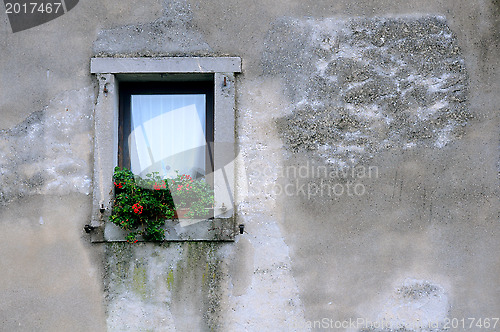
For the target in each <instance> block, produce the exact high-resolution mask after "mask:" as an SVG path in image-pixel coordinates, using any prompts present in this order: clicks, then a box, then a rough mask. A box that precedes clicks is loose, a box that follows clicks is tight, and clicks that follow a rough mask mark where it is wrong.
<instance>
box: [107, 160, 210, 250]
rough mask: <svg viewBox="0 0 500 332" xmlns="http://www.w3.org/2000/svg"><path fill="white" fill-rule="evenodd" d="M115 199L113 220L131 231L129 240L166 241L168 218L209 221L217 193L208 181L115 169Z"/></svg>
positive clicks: (181, 175)
mask: <svg viewBox="0 0 500 332" xmlns="http://www.w3.org/2000/svg"><path fill="white" fill-rule="evenodd" d="M113 180H114V185H115V199H114V202H113V208H112V211H111V216H110V218H109V219H110V221H111V222H113V223H114V224H116V225H118V226H119V227H120V228H122V229H124V230H126V231H128V234H127V237H126V239H127V241H128V242H137V236H140V235H142V237H143V238H144V239H145V240H149V241H162V240H164V238H165V236H164V229H163V226H164V225H165V221H166V220H168V219H174V218H176V219H183V218H208V217H209V216H210V209H211V208H213V204H214V195H213V190H212V189H211V188H210V186H209V185H208V183H206V181H205V180H204V179H193V178H192V177H191V176H190V175H187V174H179V173H177V176H176V177H175V178H174V179H162V178H161V177H160V176H159V174H158V173H156V172H153V173H152V174H147V175H146V178H141V177H139V176H136V175H134V174H133V173H132V172H131V171H130V170H128V169H126V168H123V169H120V168H119V167H116V168H115V172H114V175H113Z"/></svg>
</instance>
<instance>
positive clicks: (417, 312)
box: [360, 278, 450, 332]
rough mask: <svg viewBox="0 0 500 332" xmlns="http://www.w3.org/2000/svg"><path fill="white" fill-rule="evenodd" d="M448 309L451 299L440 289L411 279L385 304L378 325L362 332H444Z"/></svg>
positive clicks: (431, 284) (422, 281) (432, 284)
mask: <svg viewBox="0 0 500 332" xmlns="http://www.w3.org/2000/svg"><path fill="white" fill-rule="evenodd" d="M449 307H450V306H449V303H448V296H447V295H446V293H445V291H444V289H443V288H442V287H441V286H439V285H437V284H435V283H433V282H430V281H426V280H417V279H410V278H409V279H406V280H405V281H404V282H403V284H402V286H401V287H399V288H397V289H396V290H395V292H394V293H393V294H392V295H391V296H390V298H389V299H388V300H387V301H386V304H385V306H384V308H383V310H382V313H381V314H380V315H379V316H378V317H377V319H376V320H375V321H376V322H377V324H378V325H379V326H376V327H375V326H371V327H368V328H363V329H361V330H360V331H361V332H367V331H377V332H392V331H398V332H404V331H419V332H438V331H445V329H444V323H445V319H446V317H447V315H448V311H449ZM374 325H375V324H374ZM381 325H383V326H382V327H380V326H381Z"/></svg>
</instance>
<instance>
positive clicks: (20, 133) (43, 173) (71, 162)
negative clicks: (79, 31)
mask: <svg viewBox="0 0 500 332" xmlns="http://www.w3.org/2000/svg"><path fill="white" fill-rule="evenodd" d="M93 98H94V90H93V88H90V87H88V88H84V89H79V90H72V91H66V92H63V93H61V94H59V95H57V96H56V97H54V98H53V99H52V100H51V101H50V103H49V104H48V105H47V106H46V107H45V108H44V109H43V110H40V111H36V112H33V113H32V114H31V115H30V116H29V117H28V118H26V119H25V120H24V121H23V122H21V123H20V124H18V125H17V126H15V127H14V128H11V129H8V130H1V131H0V174H1V178H2V186H1V188H0V204H5V203H7V202H9V201H12V200H14V199H16V198H22V197H24V196H28V195H34V194H42V195H66V194H69V193H83V194H87V195H88V194H89V193H90V190H91V189H90V187H91V178H90V174H91V167H90V166H91V165H90V160H91V151H92V142H93V138H92V115H91V114H92V108H93Z"/></svg>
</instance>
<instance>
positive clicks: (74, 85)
mask: <svg viewBox="0 0 500 332" xmlns="http://www.w3.org/2000/svg"><path fill="white" fill-rule="evenodd" d="M499 8H500V7H499V3H498V1H461V0H454V1H452V0H449V1H444V0H443V1H426V0H421V1H412V2H394V1H384V0H379V1H356V2H352V1H285V2H281V3H279V4H278V3H276V2H275V1H257V2H255V1H254V2H251V3H249V2H243V1H231V2H227V1H187V2H186V1H182V0H178V1H177V0H166V1H159V0H158V1H154V0H151V1H133V0H130V1H120V2H113V3H111V2H98V1H85V2H83V1H80V2H79V3H78V5H77V6H76V7H75V8H74V9H72V10H71V11H70V12H68V13H67V14H65V15H63V16H61V17H59V18H57V19H55V20H53V21H51V22H48V23H46V24H44V25H41V26H38V27H35V28H32V29H29V30H26V31H22V32H18V33H14V34H13V33H12V32H11V30H10V26H9V23H8V20H7V17H6V15H3V14H2V15H3V16H1V17H2V20H1V26H0V34H1V38H0V40H1V55H2V56H1V57H0V75H1V76H0V82H1V83H0V84H1V85H0V87H1V88H0V100H1V110H2V117H1V118H0V176H1V183H2V185H1V187H0V234H2V241H0V253H1V255H0V257H1V258H0V270H1V271H2V272H1V274H0V294H1V297H2V301H1V303H0V308H1V310H0V326H1V329H2V330H8V331H34V330H37V331H68V330H72V331H73V330H74V331H105V330H109V331H140V330H143V331H147V330H151V331H174V330H177V331H188V330H201V331H208V330H218V331H293V330H297V331H307V330H322V329H324V328H325V327H331V326H332V324H333V328H332V329H331V330H340V331H341V330H349V331H360V330H370V328H365V327H364V326H362V325H361V324H360V325H355V326H354V327H353V326H352V325H351V326H344V327H340V328H338V329H336V328H335V323H343V322H348V321H349V320H354V321H356V320H358V319H359V322H362V321H366V320H370V321H373V322H381V321H385V322H386V323H388V324H389V323H390V324H392V326H393V327H396V326H398V327H401V330H405V329H406V330H409V331H414V330H415V331H418V330H419V329H421V328H424V330H431V328H433V330H434V331H437V330H443V329H444V324H446V322H447V319H452V318H458V319H461V318H465V319H467V318H469V317H473V318H476V319H479V318H481V319H483V320H484V319H485V318H493V317H495V316H496V317H498V313H499V312H500V302H499V300H498V296H497V294H496V293H498V287H499V284H498V275H499V274H500V261H499V258H498V252H499V249H500V248H499V244H498V243H499V241H498V236H499V235H498V232H499V211H498V206H499V204H498V203H499V202H498V184H499V183H498V175H499V171H500V168H499V167H500V166H499V165H500V161H499V138H498V124H499V123H498V104H499V102H500V100H499V97H498V96H499V94H498V69H497V68H498V53H499V50H498V44H499V38H498V37H499V36H498V31H499V23H498V17H499ZM184 55H188V56H189V55H196V56H203V55H210V56H217V55H224V56H227V55H230V56H239V57H241V58H242V60H243V73H242V74H240V75H238V76H237V82H236V89H237V113H236V133H235V134H236V139H237V142H238V148H239V150H240V152H241V157H242V158H241V159H240V160H239V161H238V164H237V167H238V180H237V185H238V190H237V193H236V194H237V217H238V223H244V224H245V229H246V231H247V233H245V234H243V235H238V236H237V238H236V241H235V242H234V243H164V244H152V243H141V244H138V245H134V246H131V245H127V244H120V243H100V244H98V243H95V244H92V243H90V239H89V236H88V235H87V234H85V233H84V231H83V226H84V225H85V224H87V223H88V222H89V221H90V216H91V213H92V211H91V202H92V197H91V193H92V185H93V184H92V181H91V179H92V165H93V151H92V149H93V130H94V129H93V109H94V105H95V102H96V95H97V94H96V89H97V82H96V79H95V77H93V76H91V75H90V73H89V72H90V68H89V63H90V58H91V57H92V56H184ZM325 170H327V173H326V174H325V172H324V171H325ZM313 171H315V172H316V173H314V174H312V172H313ZM343 172H344V173H343ZM341 189H342V190H343V191H342V192H340V190H341ZM329 190H330V191H329ZM355 190H356V191H355ZM320 323H322V324H320ZM315 324H316V327H315V326H314V325H315ZM433 324H434V325H435V324H437V325H439V326H438V327H436V328H435V327H434V325H433ZM429 326H431V328H429ZM499 326H500V323H498V325H497V327H496V328H497V329H498V328H500V327H499ZM371 330H379V331H387V330H388V329H385V330H384V329H383V328H378V329H377V328H375V327H374V328H371ZM470 330H472V331H479V330H484V329H480V328H478V327H473V328H472V329H470Z"/></svg>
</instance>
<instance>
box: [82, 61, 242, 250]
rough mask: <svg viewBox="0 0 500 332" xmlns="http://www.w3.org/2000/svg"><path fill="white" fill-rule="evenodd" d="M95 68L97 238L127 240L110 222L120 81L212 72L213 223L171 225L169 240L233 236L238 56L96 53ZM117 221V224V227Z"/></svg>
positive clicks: (198, 77)
mask: <svg viewBox="0 0 500 332" xmlns="http://www.w3.org/2000/svg"><path fill="white" fill-rule="evenodd" d="M90 72H91V73H92V74H95V77H96V79H97V86H98V93H97V96H96V102H95V108H94V125H95V134H94V172H93V193H92V196H93V203H92V204H93V208H92V217H91V226H93V227H94V231H93V232H92V233H91V241H92V242H103V241H104V242H110V241H124V240H125V239H124V234H123V232H122V233H120V231H121V229H119V228H118V227H117V226H116V225H114V224H113V223H111V222H109V221H107V220H108V218H109V215H110V213H111V204H112V201H113V197H114V188H113V181H112V175H113V170H114V168H115V166H117V165H118V143H119V140H118V134H119V130H118V126H119V96H120V92H119V89H120V84H124V83H125V82H145V81H151V82H162V81H176V82H179V81H186V80H187V81H199V80H206V79H207V77H213V99H214V109H213V113H214V131H213V133H214V144H213V164H214V169H215V170H216V171H215V173H218V174H215V173H214V180H213V181H214V182H213V185H214V196H215V201H216V206H215V210H216V211H214V213H215V215H216V218H214V219H213V220H212V221H211V224H210V223H203V222H199V223H196V224H192V225H189V226H186V227H184V226H179V225H178V224H176V225H172V223H168V222H167V223H166V224H168V227H170V228H169V229H167V231H166V232H165V235H166V241H193V240H194V241H234V236H235V234H236V229H235V228H236V227H235V225H236V215H235V202H234V201H235V197H234V188H235V163H236V162H237V161H236V157H237V156H236V146H235V143H236V140H235V105H236V100H235V98H236V97H235V96H236V93H235V74H237V73H241V59H240V58H239V57H157V58H91V61H90ZM113 226H114V227H113Z"/></svg>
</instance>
